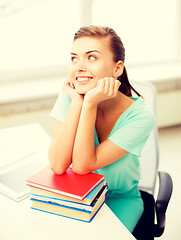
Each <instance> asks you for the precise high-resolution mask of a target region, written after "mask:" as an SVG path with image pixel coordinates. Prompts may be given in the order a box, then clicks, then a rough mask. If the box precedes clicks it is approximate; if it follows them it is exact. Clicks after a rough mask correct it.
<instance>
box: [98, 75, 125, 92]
mask: <svg viewBox="0 0 181 240" xmlns="http://www.w3.org/2000/svg"><path fill="white" fill-rule="evenodd" d="M120 85H121V82H120V81H119V80H117V79H115V78H113V77H105V78H103V79H101V80H99V81H98V86H99V87H100V88H102V91H103V92H104V94H106V95H107V96H109V97H114V96H116V95H117V91H118V89H119V86H120Z"/></svg>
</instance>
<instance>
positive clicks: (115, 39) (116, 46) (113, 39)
mask: <svg viewBox="0 0 181 240" xmlns="http://www.w3.org/2000/svg"><path fill="white" fill-rule="evenodd" d="M81 37H96V38H99V37H100V38H106V37H108V38H109V39H110V48H111V51H112V53H113V56H114V58H113V61H114V62H118V61H120V60H121V61H122V62H123V63H124V60H125V48H124V45H123V43H122V41H121V38H120V37H119V36H118V35H117V33H116V32H115V31H114V30H113V29H112V28H109V27H99V26H87V27H81V28H80V29H79V30H78V31H77V32H76V33H75V35H74V41H75V40H76V39H78V38H81ZM118 80H119V81H120V82H121V85H120V87H119V91H120V92H122V93H124V94H125V95H126V96H132V90H133V91H134V92H135V93H136V94H137V95H138V96H141V95H140V94H139V93H138V92H137V91H136V90H135V89H134V88H133V87H132V86H131V84H130V82H129V80H128V74H127V71H126V68H125V66H124V70H123V73H122V75H121V76H119V77H118Z"/></svg>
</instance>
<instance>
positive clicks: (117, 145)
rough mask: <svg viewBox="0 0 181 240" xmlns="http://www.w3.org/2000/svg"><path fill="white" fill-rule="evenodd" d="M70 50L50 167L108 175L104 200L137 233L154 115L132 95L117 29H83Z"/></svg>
mask: <svg viewBox="0 0 181 240" xmlns="http://www.w3.org/2000/svg"><path fill="white" fill-rule="evenodd" d="M71 52H72V53H71V66H70V71H69V76H68V77H67V80H66V81H65V82H64V84H63V88H62V90H63V92H61V93H60V95H59V97H58V99H57V102H56V104H55V105H54V108H53V110H52V112H51V116H52V117H53V118H54V119H56V123H55V130H54V133H53V137H52V142H51V144H50V147H49V161H50V167H51V168H52V170H53V171H54V172H55V173H56V174H63V173H64V172H65V171H66V170H67V168H68V167H69V165H70V164H72V169H73V171H74V172H76V173H77V174H86V173H89V172H91V171H95V172H98V173H101V174H103V175H105V178H106V181H107V182H108V184H109V191H108V194H107V200H106V202H107V204H108V206H109V207H110V208H111V209H112V211H113V212H114V213H115V214H116V216H117V217H118V218H119V219H120V220H121V221H122V222H123V223H124V224H125V226H126V227H127V228H128V229H129V230H130V231H133V229H134V227H135V225H136V223H137V222H138V220H139V218H140V216H141V214H142V211H143V202H142V199H141V196H140V193H139V190H138V181H139V178H140V169H139V156H140V154H141V151H142V148H143V146H144V144H145V143H146V141H147V139H148V137H149V134H150V132H151V130H152V128H153V126H154V116H153V114H152V113H151V112H150V111H149V110H148V108H147V107H146V105H145V104H144V102H143V100H142V98H141V97H139V96H138V97H137V98H133V97H132V91H134V89H133V88H132V86H131V85H130V83H129V80H128V78H127V74H126V70H125V66H124V46H123V44H122V42H121V39H120V38H119V36H118V35H117V34H116V32H115V31H114V30H113V29H111V28H108V27H96V26H89V27H82V28H81V29H80V30H79V31H78V32H77V33H76V34H75V37H74V42H73V47H72V51H71ZM135 92H136V91H135ZM136 93H137V92H136Z"/></svg>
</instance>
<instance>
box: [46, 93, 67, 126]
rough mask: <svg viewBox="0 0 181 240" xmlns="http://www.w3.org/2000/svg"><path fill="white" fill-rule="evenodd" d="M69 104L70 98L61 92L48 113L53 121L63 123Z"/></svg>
mask: <svg viewBox="0 0 181 240" xmlns="http://www.w3.org/2000/svg"><path fill="white" fill-rule="evenodd" d="M70 103H71V98H70V97H69V96H67V95H66V94H65V93H64V92H63V91H62V90H61V91H60V93H59V96H58V98H57V100H56V102H55V105H54V106H53V109H52V111H51V112H50V117H52V118H53V119H55V120H59V121H60V122H63V121H64V120H65V118H66V116H67V114H68V111H69V107H70Z"/></svg>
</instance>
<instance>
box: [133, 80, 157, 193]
mask: <svg viewBox="0 0 181 240" xmlns="http://www.w3.org/2000/svg"><path fill="white" fill-rule="evenodd" d="M131 85H132V86H133V87H134V88H135V89H136V90H137V91H138V92H139V93H140V94H141V95H142V96H143V98H144V100H145V103H146V104H147V105H148V107H149V108H150V109H151V111H153V112H154V114H155V117H156V104H157V101H156V97H157V93H156V89H155V87H154V86H153V85H152V84H151V83H147V82H138V81H131ZM158 162H159V154H158V130H157V125H155V127H154V129H153V131H152V132H151V134H150V136H149V138H148V141H147V142H146V144H145V146H144V148H143V151H142V154H141V157H140V166H141V179H140V182H139V189H140V190H144V191H147V192H149V193H152V194H153V193H154V190H155V184H156V176H157V171H158Z"/></svg>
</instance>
